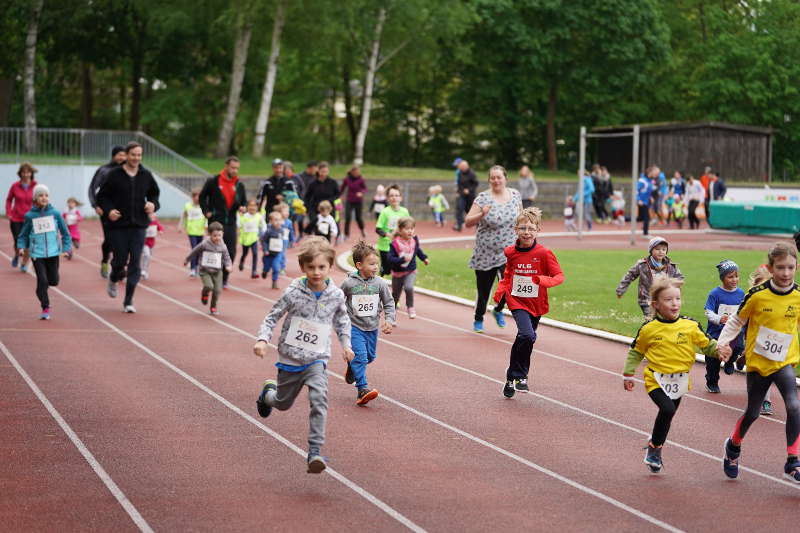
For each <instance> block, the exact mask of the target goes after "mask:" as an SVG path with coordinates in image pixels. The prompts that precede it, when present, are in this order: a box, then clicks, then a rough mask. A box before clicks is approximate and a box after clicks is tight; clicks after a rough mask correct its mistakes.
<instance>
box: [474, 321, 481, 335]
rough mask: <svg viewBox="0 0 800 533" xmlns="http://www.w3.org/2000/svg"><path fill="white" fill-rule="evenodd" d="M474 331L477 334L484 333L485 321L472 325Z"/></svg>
mask: <svg viewBox="0 0 800 533" xmlns="http://www.w3.org/2000/svg"><path fill="white" fill-rule="evenodd" d="M472 331H474V332H475V333H483V320H476V321H475V322H473V323H472Z"/></svg>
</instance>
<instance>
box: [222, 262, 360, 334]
mask: <svg viewBox="0 0 800 533" xmlns="http://www.w3.org/2000/svg"><path fill="white" fill-rule="evenodd" d="M228 260H230V257H228ZM290 292H291V291H288V290H287V291H286V292H284V293H283V294H282V295H281V297H280V298H279V299H278V301H277V302H275V305H274V306H272V310H271V311H270V312H269V313H267V316H265V317H264V322H262V323H261V327H260V328H259V330H258V340H260V341H264V342H269V341H270V339H272V332H273V330H274V329H275V326H276V325H277V324H278V320H280V319H281V317H282V316H283V315H285V314H286V311H287V310H288V308H289V293H290ZM346 315H347V313H346V312H345V316H346Z"/></svg>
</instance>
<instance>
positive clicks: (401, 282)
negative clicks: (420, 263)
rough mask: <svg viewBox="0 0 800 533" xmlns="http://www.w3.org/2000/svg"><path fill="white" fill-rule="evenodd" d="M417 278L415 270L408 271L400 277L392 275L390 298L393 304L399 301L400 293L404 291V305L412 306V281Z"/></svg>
mask: <svg viewBox="0 0 800 533" xmlns="http://www.w3.org/2000/svg"><path fill="white" fill-rule="evenodd" d="M416 280H417V271H416V270H415V271H414V272H409V273H408V274H406V275H405V276H403V277H401V278H396V277H394V276H392V298H394V304H395V306H397V304H399V303H400V295H401V294H402V292H403V291H406V307H414V282H415V281H416Z"/></svg>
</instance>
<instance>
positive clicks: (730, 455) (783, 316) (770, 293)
mask: <svg viewBox="0 0 800 533" xmlns="http://www.w3.org/2000/svg"><path fill="white" fill-rule="evenodd" d="M767 268H768V269H769V272H770V273H771V274H772V279H769V280H767V281H764V282H763V283H760V284H759V285H756V286H754V287H753V288H751V289H750V290H749V291H748V292H747V295H746V296H745V297H744V301H742V304H741V305H740V306H739V310H738V311H737V312H736V314H734V315H731V317H730V318H729V319H728V322H726V324H725V328H724V329H723V330H722V333H720V336H719V344H720V346H721V347H722V346H728V345H729V344H730V342H731V341H732V340H733V339H735V338H736V336H737V335H738V334H739V331H741V329H742V327H743V326H744V325H745V323H746V324H747V335H746V338H747V342H746V344H745V354H746V357H747V408H746V409H745V411H744V414H743V415H742V416H741V418H739V420H738V421H737V422H736V427H735V428H734V429H733V434H731V436H730V437H729V438H728V439H726V440H725V456H724V457H723V459H722V468H723V470H724V472H725V475H726V476H728V477H729V478H732V479H733V478H736V477H737V476H738V475H739V455H740V453H741V445H742V440H743V439H744V436H745V434H746V433H747V430H748V429H750V425H751V424H752V423H753V422H755V420H756V419H757V418H758V415H759V411H760V409H761V405H762V401H763V400H764V396H765V395H766V393H767V390H768V389H769V387H770V385H772V384H773V383H774V384H775V386H776V387H777V388H778V391H780V393H781V396H782V397H783V403H784V404H785V405H786V455H787V458H786V463H785V464H784V466H783V475H784V477H786V478H787V479H789V480H791V481H793V482H795V483H800V459H798V452H800V400H798V398H797V384H796V382H795V372H794V367H795V366H797V363H798V361H800V350H798V341H797V323H798V321H799V320H800V288H798V286H797V284H796V283H795V282H794V277H795V274H796V273H797V249H796V248H795V247H794V246H793V245H791V244H787V243H782V242H779V243H776V244H774V245H773V246H772V248H770V250H769V253H768V254H767ZM723 360H725V359H724V358H723Z"/></svg>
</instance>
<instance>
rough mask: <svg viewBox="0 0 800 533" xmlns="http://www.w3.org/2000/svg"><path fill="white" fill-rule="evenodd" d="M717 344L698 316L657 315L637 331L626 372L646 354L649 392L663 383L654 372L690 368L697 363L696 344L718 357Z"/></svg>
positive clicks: (629, 373)
mask: <svg viewBox="0 0 800 533" xmlns="http://www.w3.org/2000/svg"><path fill="white" fill-rule="evenodd" d="M716 347H717V341H715V340H714V339H711V338H709V337H708V335H706V333H705V331H703V327H702V326H701V325H700V323H699V322H698V321H697V320H694V319H691V318H688V317H684V316H679V317H678V318H676V319H674V320H667V319H666V318H662V317H660V316H657V317H656V318H653V319H651V320H648V321H647V322H645V323H644V324H642V327H640V328H639V331H638V332H637V333H636V338H635V339H634V340H633V342H632V343H631V350H630V351H629V352H628V359H627V361H626V362H625V368H624V370H623V374H624V375H626V376H632V375H633V374H634V373H635V372H636V367H637V366H639V363H641V362H642V359H643V358H645V357H646V358H647V362H648V364H647V367H646V368H645V369H644V384H645V387H646V388H647V392H650V391H652V390H654V389H657V388H658V387H659V386H660V385H659V384H658V382H656V380H655V378H654V377H653V372H660V373H662V374H678V373H681V372H689V370H690V369H691V368H692V365H694V361H695V359H694V354H695V352H696V348H700V350H701V351H702V352H703V353H704V354H705V355H709V356H713V357H716ZM689 388H691V383H690V385H689Z"/></svg>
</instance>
